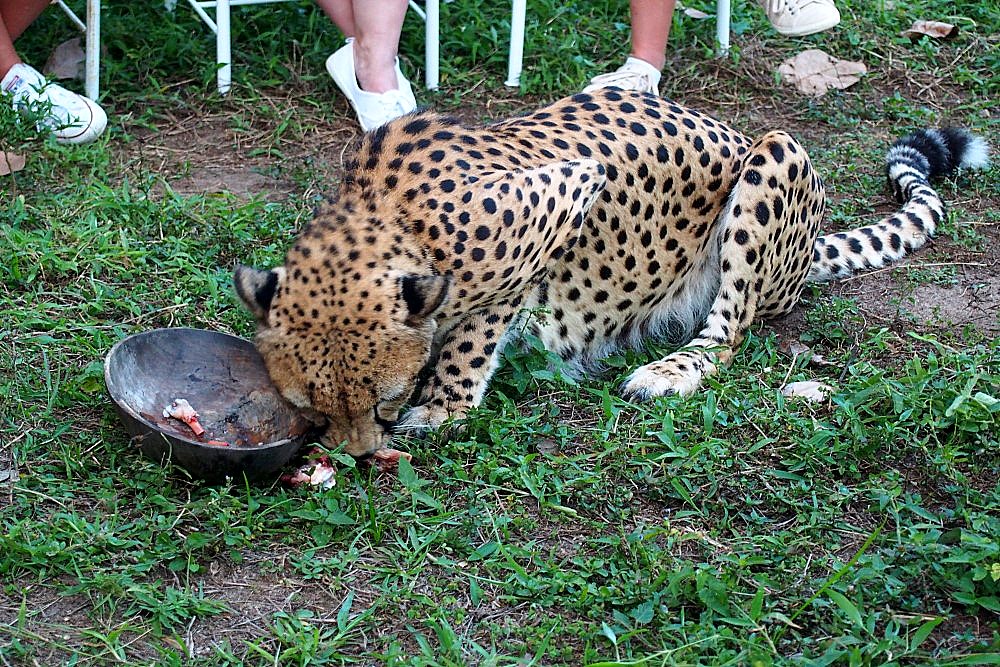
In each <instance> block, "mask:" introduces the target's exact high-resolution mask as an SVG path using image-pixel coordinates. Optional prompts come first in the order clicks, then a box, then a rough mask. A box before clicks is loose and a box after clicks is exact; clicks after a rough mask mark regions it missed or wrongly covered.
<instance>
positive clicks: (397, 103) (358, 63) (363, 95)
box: [317, 0, 417, 130]
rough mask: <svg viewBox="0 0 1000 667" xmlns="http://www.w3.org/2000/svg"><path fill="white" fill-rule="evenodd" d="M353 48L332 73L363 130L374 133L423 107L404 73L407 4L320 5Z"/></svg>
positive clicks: (396, 0) (358, 0) (322, 0)
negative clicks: (401, 58) (402, 58)
mask: <svg viewBox="0 0 1000 667" xmlns="http://www.w3.org/2000/svg"><path fill="white" fill-rule="evenodd" d="M317 2H318V3H319V5H320V7H321V8H322V9H323V11H324V12H326V14H327V16H329V17H330V19H331V20H333V22H334V23H336V24H337V26H338V27H339V28H340V29H341V31H342V32H343V33H344V36H345V37H347V38H348V43H347V44H346V45H345V46H343V47H342V48H340V49H339V50H337V51H336V52H334V53H333V55H331V56H330V57H329V58H328V59H327V61H326V69H327V71H328V72H329V73H330V76H332V77H333V80H334V81H335V82H336V83H337V86H338V87H339V88H340V89H341V90H342V91H343V93H344V95H345V96H346V97H347V99H348V101H350V103H351V106H352V107H353V108H354V111H355V113H357V115H358V121H359V122H360V124H361V127H362V129H364V130H370V129H373V128H375V127H378V126H380V125H382V124H384V123H386V122H388V121H390V120H392V119H394V118H398V117H399V116H402V115H404V114H407V113H409V112H411V111H413V110H415V109H416V108H417V102H416V99H414V97H413V89H412V88H411V86H410V82H409V81H407V79H406V77H405V76H403V73H402V71H400V69H399V59H398V57H397V52H398V50H399V37H400V34H401V32H402V29H403V19H404V17H405V16H406V8H407V1H406V0H391V1H390V2H375V1H373V0H347V1H345V0H317Z"/></svg>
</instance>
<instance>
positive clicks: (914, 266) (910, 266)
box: [840, 262, 986, 283]
mask: <svg viewBox="0 0 1000 667" xmlns="http://www.w3.org/2000/svg"><path fill="white" fill-rule="evenodd" d="M942 266H980V267H983V266H986V264H985V263H983V262H928V263H926V264H900V265H897V266H887V267H884V268H881V269H876V270H875V271H869V272H868V273H858V274H856V275H853V276H850V277H849V278H844V279H843V280H841V281H840V282H842V283H849V282H851V281H852V280H859V279H861V278H867V277H868V276H874V275H878V274H879V273H885V272H887V271H897V270H900V269H931V268H935V267H942Z"/></svg>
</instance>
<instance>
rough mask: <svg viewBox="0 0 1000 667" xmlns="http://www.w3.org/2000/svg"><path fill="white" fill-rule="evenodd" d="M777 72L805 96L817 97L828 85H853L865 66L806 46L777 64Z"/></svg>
mask: <svg viewBox="0 0 1000 667" xmlns="http://www.w3.org/2000/svg"><path fill="white" fill-rule="evenodd" d="M778 73H779V74H780V75H781V78H782V79H784V80H786V81H790V82H792V83H793V84H795V87H796V88H798V89H799V90H800V91H802V92H803V93H805V94H806V95H814V96H816V97H821V96H823V95H825V94H826V92H827V91H828V90H830V89H831V88H835V89H843V88H847V87H849V86H853V85H854V84H855V83H857V82H858V81H860V80H861V77H862V76H863V75H864V74H867V73H868V68H867V67H865V64H864V63H861V62H855V61H852V60H839V59H837V58H834V57H833V56H831V55H830V54H829V53H826V52H825V51H821V50H819V49H808V50H806V51H803V52H802V53H800V54H799V55H797V56H795V57H793V58H789V59H788V60H786V61H785V62H783V63H781V65H780V66H779V67H778Z"/></svg>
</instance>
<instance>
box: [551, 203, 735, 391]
mask: <svg viewBox="0 0 1000 667" xmlns="http://www.w3.org/2000/svg"><path fill="white" fill-rule="evenodd" d="M638 229H640V230H641V227H640V228H638ZM605 233H606V230H602V229H601V228H599V227H588V228H587V229H586V231H585V232H584V235H583V237H582V238H581V245H580V246H579V247H577V248H576V249H574V250H573V251H572V252H569V253H567V254H566V256H565V258H564V260H563V261H561V262H560V263H559V264H558V265H557V266H555V267H553V268H552V269H551V270H550V272H549V276H548V281H547V283H546V286H545V288H544V289H543V290H539V292H540V293H541V294H544V298H542V297H540V296H538V295H536V299H535V303H536V304H537V305H541V306H544V307H545V309H546V310H547V311H548V313H547V314H545V315H543V316H541V317H536V323H535V332H536V335H537V336H538V337H539V338H540V340H541V341H542V342H543V343H544V344H545V347H546V349H548V350H551V351H553V352H555V353H557V354H559V355H560V356H561V357H562V358H563V359H564V360H565V361H566V362H567V364H568V365H569V368H570V370H572V371H575V372H576V373H577V374H579V375H584V374H586V373H587V372H592V371H594V370H597V367H598V366H599V364H600V361H601V360H602V359H604V358H605V357H607V356H609V355H611V354H613V353H615V352H616V351H619V350H621V349H623V348H630V349H636V348H639V347H641V346H642V345H643V343H644V341H646V340H648V339H653V340H661V341H665V342H668V343H671V344H681V343H683V342H686V341H687V340H689V339H690V338H691V336H692V335H693V333H694V332H695V331H696V330H697V328H698V326H699V325H700V324H701V322H702V321H703V320H704V318H705V315H706V314H707V312H708V310H709V308H710V306H711V304H712V300H713V299H714V297H715V294H716V293H717V292H718V290H719V280H720V264H719V242H718V237H719V235H720V230H719V228H718V225H716V224H715V222H713V223H712V225H711V227H710V229H709V231H708V232H707V234H706V236H707V243H705V244H702V246H701V247H700V248H699V249H698V250H695V251H694V253H689V254H687V255H686V256H687V257H689V261H688V262H686V263H685V264H684V266H683V267H682V268H681V270H680V271H679V272H678V271H677V270H676V268H675V267H676V263H673V264H672V263H671V261H670V259H669V258H671V257H673V256H674V255H672V254H671V253H669V252H667V251H665V250H663V248H662V246H663V243H661V244H660V247H654V248H653V249H652V252H651V251H650V248H648V247H646V246H644V245H643V244H642V243H641V242H640V241H639V240H638V239H641V237H642V234H641V233H640V234H638V235H635V236H636V239H634V242H633V243H628V241H627V239H626V242H625V243H623V244H621V245H618V244H617V241H618V240H622V239H621V236H618V237H617V240H616V245H615V250H614V252H613V253H599V252H595V250H594V248H595V246H596V247H597V248H600V246H599V245H597V244H596V243H595V241H597V240H598V239H599V238H602V237H604V236H605ZM629 257H633V258H635V257H641V260H639V259H637V260H636V262H635V263H634V264H633V262H631V261H629V260H628V258H629ZM595 267H596V270H595ZM604 267H607V269H609V270H610V272H609V271H608V270H604V271H602V269H603V268H604ZM603 276H606V277H603ZM543 301H544V303H543Z"/></svg>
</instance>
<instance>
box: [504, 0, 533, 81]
mask: <svg viewBox="0 0 1000 667" xmlns="http://www.w3.org/2000/svg"><path fill="white" fill-rule="evenodd" d="M526 10H527V0H512V2H511V9H510V56H509V57H508V59H507V80H506V81H505V82H504V84H505V85H507V86H511V87H512V88H517V87H518V86H520V85H521V70H522V67H523V65H524V15H525V12H526Z"/></svg>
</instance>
